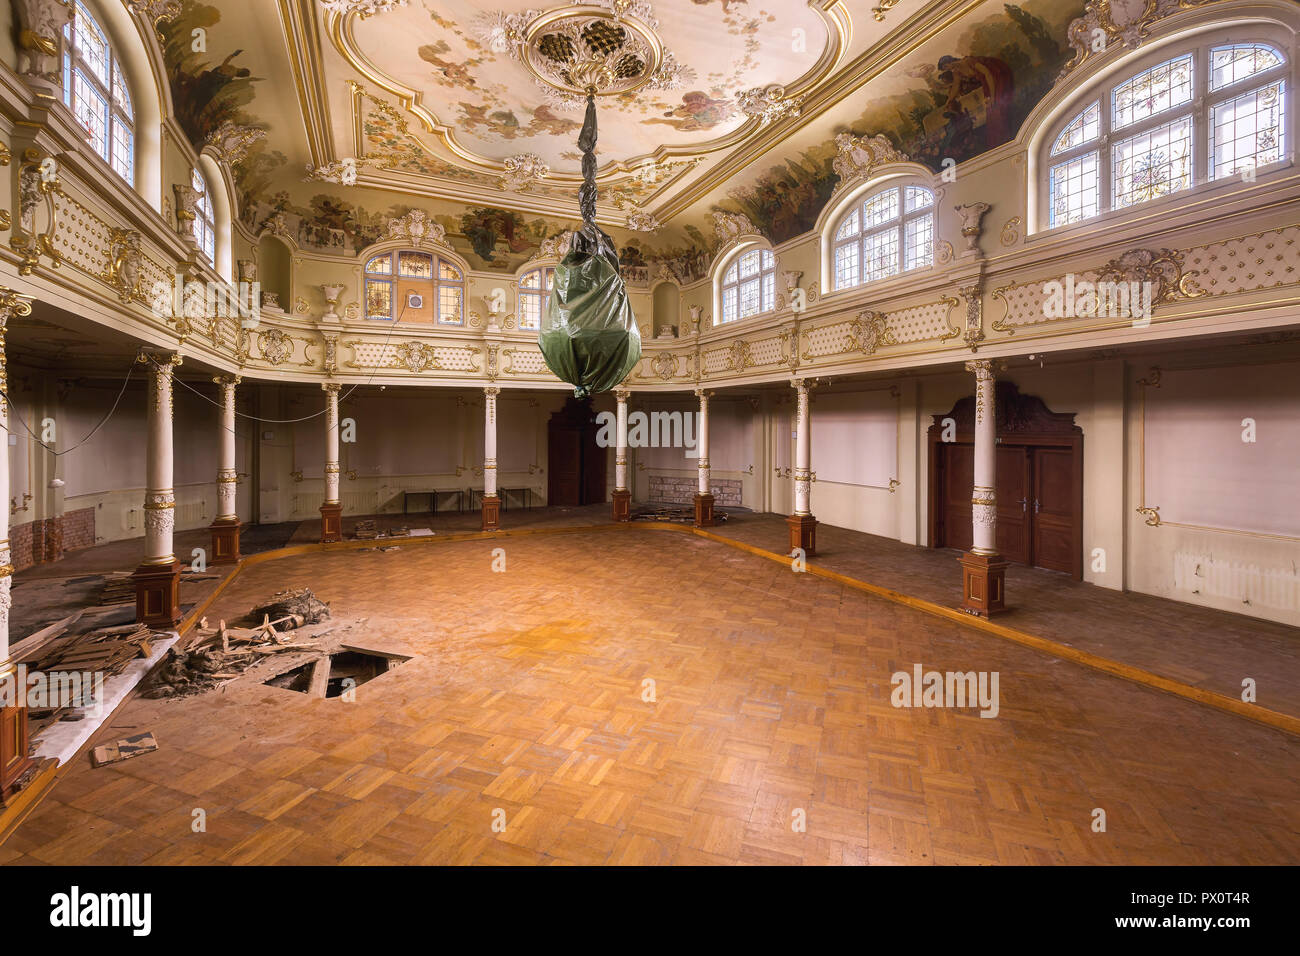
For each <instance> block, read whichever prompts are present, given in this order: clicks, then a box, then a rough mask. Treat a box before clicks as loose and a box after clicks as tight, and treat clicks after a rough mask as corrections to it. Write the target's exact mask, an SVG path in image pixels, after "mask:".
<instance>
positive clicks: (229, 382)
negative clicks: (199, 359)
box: [212, 375, 243, 388]
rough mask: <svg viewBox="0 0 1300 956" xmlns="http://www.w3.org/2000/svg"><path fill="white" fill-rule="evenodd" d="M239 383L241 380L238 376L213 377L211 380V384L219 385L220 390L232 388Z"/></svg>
mask: <svg viewBox="0 0 1300 956" xmlns="http://www.w3.org/2000/svg"><path fill="white" fill-rule="evenodd" d="M241 382H243V379H242V378H241V377H240V376H238V375H215V376H213V378H212V384H213V385H220V386H221V387H222V388H234V387H235V386H236V385H238V384H240V383H241Z"/></svg>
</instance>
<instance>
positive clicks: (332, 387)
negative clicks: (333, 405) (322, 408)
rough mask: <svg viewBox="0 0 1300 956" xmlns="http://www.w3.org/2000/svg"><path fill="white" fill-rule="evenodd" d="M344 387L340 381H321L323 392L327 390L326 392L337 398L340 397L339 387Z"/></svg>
mask: <svg viewBox="0 0 1300 956" xmlns="http://www.w3.org/2000/svg"><path fill="white" fill-rule="evenodd" d="M342 387H343V386H342V385H341V384H340V383H338V382H321V383H320V388H321V391H322V392H326V393H327V394H329V395H330V396H331V397H332V398H337V397H338V394H339V389H340V388H342Z"/></svg>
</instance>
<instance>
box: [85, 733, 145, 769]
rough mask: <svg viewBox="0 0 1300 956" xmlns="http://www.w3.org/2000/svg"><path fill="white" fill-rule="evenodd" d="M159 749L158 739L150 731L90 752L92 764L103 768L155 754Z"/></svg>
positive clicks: (104, 745) (103, 745) (102, 745)
mask: <svg viewBox="0 0 1300 956" xmlns="http://www.w3.org/2000/svg"><path fill="white" fill-rule="evenodd" d="M157 749H158V739H157V738H156V737H154V735H153V732H152V731H150V732H149V733H144V734H136V735H135V736H133V737H126V738H123V739H122V740H116V741H114V742H113V743H109V744H101V745H100V746H98V747H96V748H95V749H93V750H92V751H91V752H90V762H91V764H93V765H94V766H96V767H102V766H104V764H106V763H117V762H118V761H120V760H129V759H130V758H132V757H138V756H140V755H141V754H147V753H153V752H154V751H155V750H157Z"/></svg>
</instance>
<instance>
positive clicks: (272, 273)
mask: <svg viewBox="0 0 1300 956" xmlns="http://www.w3.org/2000/svg"><path fill="white" fill-rule="evenodd" d="M292 261H293V260H292V256H291V255H290V253H289V247H288V246H286V245H285V244H284V243H283V242H281V241H280V240H279V239H277V238H276V237H275V236H269V235H268V236H263V237H262V238H261V239H259V240H258V243H257V279H258V281H259V282H260V283H261V284H262V292H263V293H267V292H270V293H273V294H274V295H276V296H277V297H278V298H279V300H280V308H282V309H284V310H285V311H286V312H288V311H290V308H291V305H292V303H291V302H290V301H289V294H290V293H291V292H292V291H293V282H292V273H291V271H290V270H291V264H292Z"/></svg>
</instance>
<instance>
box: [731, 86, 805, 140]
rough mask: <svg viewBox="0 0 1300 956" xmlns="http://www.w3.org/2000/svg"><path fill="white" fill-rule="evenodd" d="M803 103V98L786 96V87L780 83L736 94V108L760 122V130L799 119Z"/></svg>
mask: <svg viewBox="0 0 1300 956" xmlns="http://www.w3.org/2000/svg"><path fill="white" fill-rule="evenodd" d="M802 103H803V97H801V96H786V95H785V87H784V86H781V85H780V84H778V83H772V84H769V85H768V86H757V87H754V88H753V89H752V90H741V91H740V92H738V93H737V94H736V106H737V107H739V109H740V111H741V112H742V113H744V114H745V115H746V116H748V117H749V118H750V119H756V120H758V125H759V128H760V129H762V128H763V127H764V126H769V125H771V124H772V123H775V122H777V121H778V120H783V119H791V118H794V117H797V116H798V115H799V114H800V112H801V111H802V109H803V107H802Z"/></svg>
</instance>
